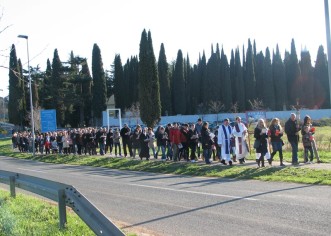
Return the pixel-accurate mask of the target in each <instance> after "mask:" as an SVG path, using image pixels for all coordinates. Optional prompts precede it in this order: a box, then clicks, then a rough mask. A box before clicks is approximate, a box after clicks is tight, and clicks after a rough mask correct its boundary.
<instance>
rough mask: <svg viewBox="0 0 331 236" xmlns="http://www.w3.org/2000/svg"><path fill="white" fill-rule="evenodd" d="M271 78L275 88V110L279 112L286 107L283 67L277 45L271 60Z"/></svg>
mask: <svg viewBox="0 0 331 236" xmlns="http://www.w3.org/2000/svg"><path fill="white" fill-rule="evenodd" d="M272 76H273V81H274V87H275V97H276V110H277V111H281V110H283V108H284V107H286V103H287V86H286V77H285V65H284V63H283V60H282V58H281V55H280V53H279V48H278V45H277V47H276V54H274V55H273V60H272Z"/></svg>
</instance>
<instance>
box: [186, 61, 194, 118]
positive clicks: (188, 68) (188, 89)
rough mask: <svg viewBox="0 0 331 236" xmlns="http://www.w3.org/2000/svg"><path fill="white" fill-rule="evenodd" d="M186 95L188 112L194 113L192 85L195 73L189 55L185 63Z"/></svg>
mask: <svg viewBox="0 0 331 236" xmlns="http://www.w3.org/2000/svg"><path fill="white" fill-rule="evenodd" d="M185 74H186V76H185V96H186V114H191V113H192V105H191V94H192V91H191V87H192V85H191V84H192V83H193V78H192V76H193V73H192V69H191V64H190V58H189V56H188V55H187V57H186V63H185Z"/></svg>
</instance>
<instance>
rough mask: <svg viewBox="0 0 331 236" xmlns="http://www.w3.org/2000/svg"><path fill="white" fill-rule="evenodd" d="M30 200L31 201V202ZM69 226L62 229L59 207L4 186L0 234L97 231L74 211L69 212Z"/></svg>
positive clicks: (60, 234)
mask: <svg viewBox="0 0 331 236" xmlns="http://www.w3.org/2000/svg"><path fill="white" fill-rule="evenodd" d="M27 203H28V204H27ZM67 222H68V223H67V227H66V229H64V230H60V229H59V218H58V207H57V206H56V205H53V204H50V203H48V202H45V201H43V200H39V199H37V198H34V197H31V196H26V195H23V194H17V196H16V198H12V197H10V193H9V192H7V191H3V190H0V235H1V236H7V235H8V236H9V235H56V236H62V235H63V236H64V235H68V236H69V235H82V236H83V235H95V234H94V233H93V232H92V231H91V230H90V229H89V227H88V226H87V225H86V224H85V223H84V222H83V221H82V220H81V219H80V218H79V217H78V216H77V215H76V214H75V213H74V212H70V211H68V213H67Z"/></svg>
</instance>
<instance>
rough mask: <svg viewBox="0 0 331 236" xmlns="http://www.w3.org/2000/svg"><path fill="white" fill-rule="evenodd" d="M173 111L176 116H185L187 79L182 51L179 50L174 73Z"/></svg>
mask: <svg viewBox="0 0 331 236" xmlns="http://www.w3.org/2000/svg"><path fill="white" fill-rule="evenodd" d="M173 82H174V86H173V95H174V103H173V106H172V107H173V110H174V113H175V114H185V112H186V96H185V78H184V59H183V53H182V50H178V53H177V59H176V66H175V71H174V80H173Z"/></svg>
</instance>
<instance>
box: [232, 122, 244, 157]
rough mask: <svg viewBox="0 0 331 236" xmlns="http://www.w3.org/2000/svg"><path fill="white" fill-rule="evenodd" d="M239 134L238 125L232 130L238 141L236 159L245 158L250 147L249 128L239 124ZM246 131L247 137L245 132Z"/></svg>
mask: <svg viewBox="0 0 331 236" xmlns="http://www.w3.org/2000/svg"><path fill="white" fill-rule="evenodd" d="M238 127H239V132H238V131H237V130H236V125H235V126H234V127H233V129H232V134H233V135H234V137H235V140H236V157H237V158H238V159H241V158H244V157H246V156H247V155H248V145H247V141H246V138H247V132H248V131H247V128H246V126H245V125H244V124H243V123H239V124H238ZM244 131H246V135H244V134H243V132H244Z"/></svg>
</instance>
